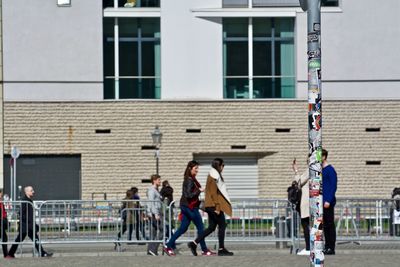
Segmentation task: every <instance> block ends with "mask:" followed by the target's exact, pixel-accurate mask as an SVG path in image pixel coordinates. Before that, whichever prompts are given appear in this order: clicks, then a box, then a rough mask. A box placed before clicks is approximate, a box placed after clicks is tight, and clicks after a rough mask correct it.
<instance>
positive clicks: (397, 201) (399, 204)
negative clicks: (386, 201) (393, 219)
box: [392, 187, 400, 211]
mask: <svg viewBox="0 0 400 267" xmlns="http://www.w3.org/2000/svg"><path fill="white" fill-rule="evenodd" d="M392 198H393V200H394V201H393V204H394V208H395V209H396V210H397V211H400V187H395V188H394V189H393V192H392Z"/></svg>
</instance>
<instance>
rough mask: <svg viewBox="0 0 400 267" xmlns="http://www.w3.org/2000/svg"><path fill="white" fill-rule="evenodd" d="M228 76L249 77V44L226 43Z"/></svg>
mask: <svg viewBox="0 0 400 267" xmlns="http://www.w3.org/2000/svg"><path fill="white" fill-rule="evenodd" d="M225 47H226V74H225V75H226V76H247V75H248V74H249V68H248V65H249V60H248V59H249V55H248V52H247V51H248V43H247V42H226V43H225Z"/></svg>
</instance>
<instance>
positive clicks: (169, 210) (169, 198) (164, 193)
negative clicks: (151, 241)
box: [160, 180, 175, 239]
mask: <svg viewBox="0 0 400 267" xmlns="http://www.w3.org/2000/svg"><path fill="white" fill-rule="evenodd" d="M160 195H161V201H162V202H163V203H164V205H165V206H166V214H171V217H173V214H174V207H175V203H173V201H174V189H173V188H172V186H171V185H170V184H169V182H168V180H164V181H163V182H162V187H161V190H160ZM171 203H172V204H171ZM170 204H171V206H170ZM165 220H166V221H165V222H166V223H165V227H166V228H165V235H166V239H168V238H170V232H172V233H173V231H174V230H175V222H174V220H170V218H169V216H167V218H165ZM170 224H171V225H170ZM170 228H171V231H170Z"/></svg>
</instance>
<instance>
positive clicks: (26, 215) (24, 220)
mask: <svg viewBox="0 0 400 267" xmlns="http://www.w3.org/2000/svg"><path fill="white" fill-rule="evenodd" d="M21 200H22V201H24V202H22V203H21V211H20V213H19V219H20V223H19V226H20V227H22V229H24V230H25V229H30V230H32V229H33V226H34V225H35V222H34V221H33V200H32V199H30V198H28V197H27V196H26V195H24V197H23V198H22V199H21ZM27 202H29V203H27Z"/></svg>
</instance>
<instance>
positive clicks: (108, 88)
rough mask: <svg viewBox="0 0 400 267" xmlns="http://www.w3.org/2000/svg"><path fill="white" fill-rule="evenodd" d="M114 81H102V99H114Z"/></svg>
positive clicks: (110, 79)
mask: <svg viewBox="0 0 400 267" xmlns="http://www.w3.org/2000/svg"><path fill="white" fill-rule="evenodd" d="M114 88H115V81H114V79H113V78H108V79H107V78H106V79H104V99H114V98H115V89H114Z"/></svg>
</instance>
